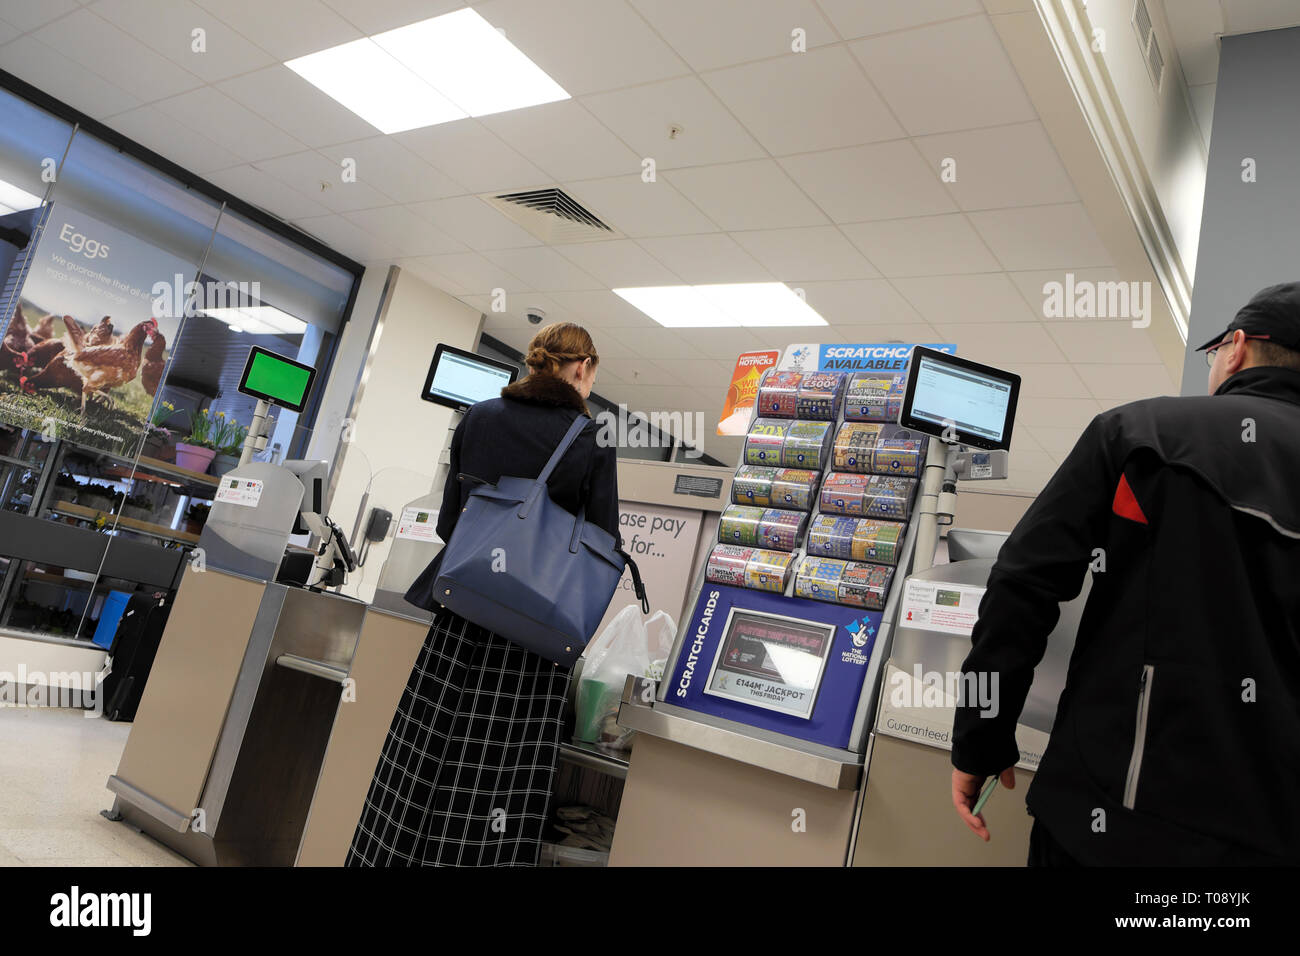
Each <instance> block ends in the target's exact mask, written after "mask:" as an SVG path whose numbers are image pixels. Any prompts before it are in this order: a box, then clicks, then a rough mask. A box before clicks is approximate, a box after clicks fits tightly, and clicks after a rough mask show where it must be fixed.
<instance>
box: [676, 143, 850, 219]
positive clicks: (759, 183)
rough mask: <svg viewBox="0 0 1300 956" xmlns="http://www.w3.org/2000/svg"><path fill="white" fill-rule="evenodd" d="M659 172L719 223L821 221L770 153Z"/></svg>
mask: <svg viewBox="0 0 1300 956" xmlns="http://www.w3.org/2000/svg"><path fill="white" fill-rule="evenodd" d="M663 175H664V177H665V178H666V179H667V180H668V181H669V182H670V183H672V185H674V186H676V187H677V188H678V189H679V190H681V191H682V192H683V193H685V195H686V198H687V199H689V200H690V201H691V202H693V203H694V204H695V205H696V206H698V207H699V208H700V210H702V211H703V212H704V214H705V215H706V216H708V217H709V218H710V219H712V220H713V221H714V222H716V223H717V224H718V225H720V226H722V228H723V229H727V230H731V229H780V228H783V227H787V226H789V227H793V226H815V225H820V224H821V223H823V222H825V221H826V217H825V216H823V215H822V213H821V211H820V210H819V209H818V208H817V206H816V205H815V204H814V203H812V202H811V201H809V199H808V197H807V196H805V195H804V194H803V193H801V192H800V191H799V189H798V187H796V186H795V184H794V183H792V182H791V181H790V177H788V176H787V175H786V174H785V173H784V172H782V170H781V167H780V166H778V165H777V164H776V163H774V162H773V161H772V160H770V159H765V160H758V161H753V162H747V163H728V164H726V165H721V166H702V167H697V168H694V169H675V170H672V171H671V172H668V173H664V174H663Z"/></svg>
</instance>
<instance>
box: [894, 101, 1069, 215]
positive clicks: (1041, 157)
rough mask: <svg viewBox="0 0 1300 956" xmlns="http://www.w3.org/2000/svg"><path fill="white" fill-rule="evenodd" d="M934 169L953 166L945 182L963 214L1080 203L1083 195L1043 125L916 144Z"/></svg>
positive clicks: (975, 132) (995, 129) (947, 135)
mask: <svg viewBox="0 0 1300 956" xmlns="http://www.w3.org/2000/svg"><path fill="white" fill-rule="evenodd" d="M916 146H917V149H919V150H920V151H921V152H922V153H923V154H924V156H925V158H926V159H927V160H928V161H929V163H930V167H931V168H932V169H936V170H937V169H943V168H944V163H945V161H946V160H949V159H951V160H952V161H953V166H952V169H953V173H954V175H955V181H953V182H949V183H945V185H946V186H947V187H948V190H949V192H950V193H951V194H952V196H953V198H955V199H956V200H957V204H958V205H959V206H961V208H962V209H1001V208H1003V207H1007V206H1041V205H1044V204H1047V203H1064V202H1075V201H1076V200H1078V198H1079V197H1078V195H1077V194H1076V193H1075V191H1074V186H1073V185H1072V184H1071V183H1070V177H1069V175H1068V174H1067V173H1066V172H1065V167H1064V166H1062V165H1061V161H1060V159H1059V158H1058V157H1057V155H1056V149H1055V147H1053V146H1052V143H1051V141H1050V140H1048V138H1047V133H1046V131H1045V130H1044V129H1043V124H1042V123H1037V122H1034V123H1017V124H1014V125H1012V126H997V127H993V128H991V129H979V130H967V131H966V132H964V133H940V134H938V135H937V136H923V137H920V138H918V139H917V141H916Z"/></svg>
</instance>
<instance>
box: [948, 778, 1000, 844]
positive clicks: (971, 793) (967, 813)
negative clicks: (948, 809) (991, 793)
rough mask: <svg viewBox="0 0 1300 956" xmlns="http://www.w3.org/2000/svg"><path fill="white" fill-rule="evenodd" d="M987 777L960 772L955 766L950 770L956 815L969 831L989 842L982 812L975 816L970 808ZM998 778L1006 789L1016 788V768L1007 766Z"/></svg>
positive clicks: (987, 829) (973, 804)
mask: <svg viewBox="0 0 1300 956" xmlns="http://www.w3.org/2000/svg"><path fill="white" fill-rule="evenodd" d="M987 779H988V778H987V777H977V776H975V775H974V774H971V773H962V772H961V771H960V770H957V769H956V768H954V769H953V771H952V805H953V806H954V807H956V808H957V816H959V817H961V819H962V822H963V823H965V824H966V826H968V827H970V829H971V832H972V833H974V834H975V835H976V836H977V837H979V838H980V839H981V840H983V841H984V842H985V843H988V842H989V828H988V827H987V826H985V825H984V814H983V813H981V814H980V815H979V816H975V814H973V813H971V810H972V809H973V808H974V806H975V801H977V800H978V799H979V796H980V790H981V789H982V788H983V786H984V781H985V780H987ZM998 780H999V782H1000V783H1001V784H1002V786H1004V787H1006V788H1007V789H1008V790H1014V789H1016V768H1015V767H1008V768H1007V769H1006V770H1003V771H1002V773H1001V774H999V775H998ZM989 799H990V800H991V799H993V798H992V797H990V798H989Z"/></svg>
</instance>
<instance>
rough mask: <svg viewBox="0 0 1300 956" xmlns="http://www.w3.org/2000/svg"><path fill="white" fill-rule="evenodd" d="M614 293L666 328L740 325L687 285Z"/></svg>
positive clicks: (650, 287)
mask: <svg viewBox="0 0 1300 956" xmlns="http://www.w3.org/2000/svg"><path fill="white" fill-rule="evenodd" d="M614 294H615V295H617V296H620V297H621V298H623V299H626V300H627V301H628V302H630V303H631V304H632V305H634V306H635V307H636V308H638V309H640V310H641V311H642V312H644V313H645V314H646V315H648V316H650V318H652V319H654V320H655V321H656V322H658V323H659V324H660V325H662V326H664V327H666V328H670V329H685V328H695V329H704V328H716V327H718V326H727V325H739V324H740V323H739V322H737V321H736V320H735V319H734V318H732V317H731V316H729V315H727V314H725V313H723V312H722V311H721V310H719V309H718V307H717V306H715V305H714V304H713V303H712V302H710V301H709V300H708V299H706V298H705V297H704V296H702V295H700V294H699V293H698V292H696V291H695V288H694V287H693V286H689V285H660V286H644V287H642V288H639V289H615V290H614Z"/></svg>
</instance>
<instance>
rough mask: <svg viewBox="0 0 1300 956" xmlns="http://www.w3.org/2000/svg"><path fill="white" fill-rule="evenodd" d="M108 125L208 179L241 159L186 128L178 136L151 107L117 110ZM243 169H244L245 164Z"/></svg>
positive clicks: (173, 124) (167, 119)
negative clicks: (214, 171) (184, 131)
mask: <svg viewBox="0 0 1300 956" xmlns="http://www.w3.org/2000/svg"><path fill="white" fill-rule="evenodd" d="M108 125H109V126H111V127H113V129H115V130H117V132H119V133H121V134H122V135H124V136H129V137H130V138H131V139H133V140H135V141H136V142H137V143H141V144H144V145H146V146H148V147H149V148H150V149H152V150H153V151H154V152H156V153H158V154H159V155H160V156H165V157H166V158H167V159H170V160H171V161H172V162H173V163H176V164H177V165H178V166H182V167H184V168H185V169H188V170H190V171H191V172H195V173H198V174H199V175H200V176H207V177H208V178H211V176H209V175H208V174H209V173H211V172H212V171H213V170H217V169H225V168H227V167H230V166H236V165H238V164H240V163H241V162H242V160H241V159H240V158H239V157H238V156H236V155H235V154H234V153H232V152H230V150H228V149H225V148H224V147H221V146H218V145H217V144H216V143H214V142H212V140H210V139H208V138H207V137H206V136H204V135H202V134H201V133H197V132H193V131H187V132H186V133H185V135H184V136H177V135H176V121H175V120H173V119H172V118H171V117H170V116H167V115H166V114H165V113H161V112H159V111H158V110H157V109H156V108H154V107H153V106H141V107H139V108H137V109H133V110H127V111H126V112H123V113H117V114H115V115H114V116H112V117H111V118H110V119H109V121H108ZM244 168H246V169H247V168H248V167H244ZM231 192H234V193H235V195H237V196H239V197H240V198H243V199H248V200H249V201H250V202H257V203H258V205H261V206H263V207H265V203H264V202H262V201H261V200H256V199H253V198H252V197H251V196H244V195H243V193H239V192H235V191H234V190H231ZM323 212H325V209H324V207H319V208H318V209H317V211H316V213H302V215H314V214H319V213H323Z"/></svg>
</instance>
